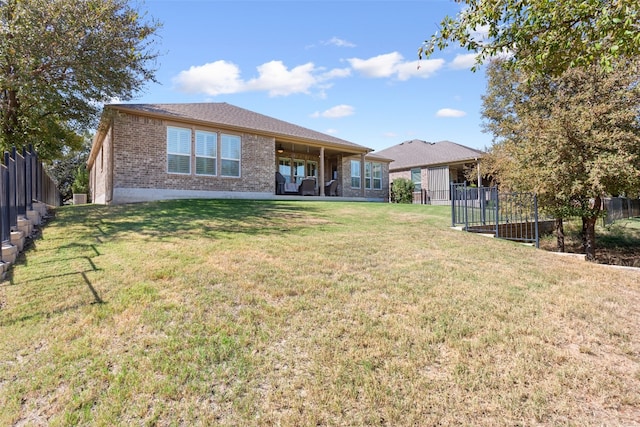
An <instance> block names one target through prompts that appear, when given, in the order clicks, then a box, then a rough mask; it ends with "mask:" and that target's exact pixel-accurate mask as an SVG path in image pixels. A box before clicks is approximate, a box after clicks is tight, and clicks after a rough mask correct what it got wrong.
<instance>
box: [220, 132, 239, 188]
mask: <svg viewBox="0 0 640 427" xmlns="http://www.w3.org/2000/svg"><path fill="white" fill-rule="evenodd" d="M220 143H221V144H220V160H221V164H220V175H221V176H233V177H239V176H240V150H241V147H240V137H239V136H237V135H227V134H224V133H223V134H222V135H221V136H220Z"/></svg>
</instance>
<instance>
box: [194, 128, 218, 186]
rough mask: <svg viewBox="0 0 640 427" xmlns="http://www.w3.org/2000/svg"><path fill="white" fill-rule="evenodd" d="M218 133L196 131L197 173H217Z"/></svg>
mask: <svg viewBox="0 0 640 427" xmlns="http://www.w3.org/2000/svg"><path fill="white" fill-rule="evenodd" d="M217 151H218V134H216V133H213V132H205V131H201V130H197V131H196V175H215V174H216V158H217Z"/></svg>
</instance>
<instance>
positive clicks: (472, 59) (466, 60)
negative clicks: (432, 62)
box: [449, 53, 477, 70]
mask: <svg viewBox="0 0 640 427" xmlns="http://www.w3.org/2000/svg"><path fill="white" fill-rule="evenodd" d="M476 56H477V54H475V53H467V54H465V55H456V57H455V58H453V61H451V63H450V64H449V67H450V68H453V69H454V70H464V69H467V70H470V69H471V67H473V66H474V65H475V64H476Z"/></svg>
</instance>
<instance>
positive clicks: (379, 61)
mask: <svg viewBox="0 0 640 427" xmlns="http://www.w3.org/2000/svg"><path fill="white" fill-rule="evenodd" d="M347 61H348V62H349V64H351V67H353V69H354V70H355V71H357V72H359V73H360V74H362V75H364V76H366V77H372V78H386V77H393V76H395V77H396V78H397V79H398V80H408V79H409V78H411V77H423V78H426V77H429V76H430V75H431V74H433V73H434V72H435V71H437V70H438V69H440V68H441V67H442V65H443V64H444V60H442V59H430V60H426V61H409V62H407V61H405V60H404V57H403V56H402V55H401V54H400V53H398V52H391V53H386V54H383V55H378V56H374V57H372V58H369V59H360V58H349V59H347Z"/></svg>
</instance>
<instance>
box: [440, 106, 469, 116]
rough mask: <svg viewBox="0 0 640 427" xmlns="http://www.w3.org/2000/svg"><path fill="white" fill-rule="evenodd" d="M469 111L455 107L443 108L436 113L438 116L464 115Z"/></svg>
mask: <svg viewBox="0 0 640 427" xmlns="http://www.w3.org/2000/svg"><path fill="white" fill-rule="evenodd" d="M466 115H467V113H465V112H464V111H461V110H454V109H453V108H442V109H440V110H438V112H437V113H436V117H464V116H466Z"/></svg>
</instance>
